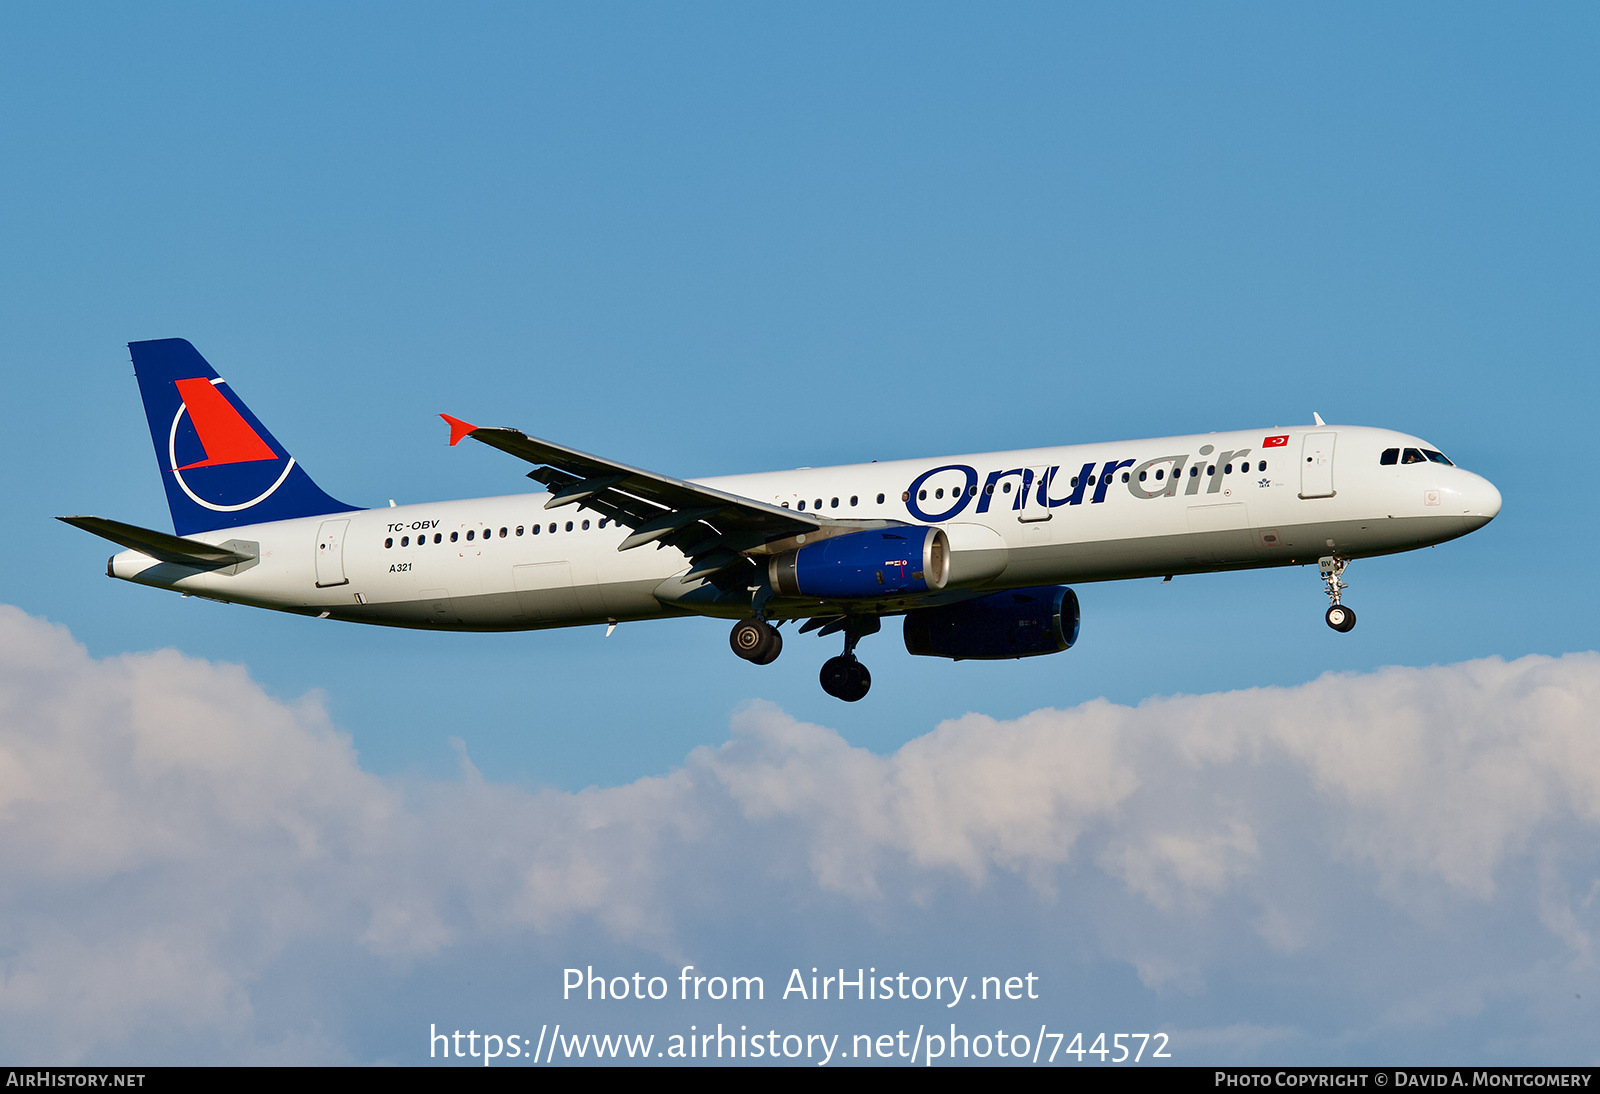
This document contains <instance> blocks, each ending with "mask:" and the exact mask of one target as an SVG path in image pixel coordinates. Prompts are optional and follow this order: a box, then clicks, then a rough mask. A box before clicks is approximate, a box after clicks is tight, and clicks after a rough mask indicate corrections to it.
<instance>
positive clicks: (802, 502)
mask: <svg viewBox="0 0 1600 1094" xmlns="http://www.w3.org/2000/svg"><path fill="white" fill-rule="evenodd" d="M923 494H924V495H926V494H927V491H926V490H924V491H923ZM796 508H798V509H799V510H800V511H801V512H802V513H804V512H805V511H806V503H805V501H804V499H802V500H801V502H800V504H799V505H798V506H797V507H796Z"/></svg>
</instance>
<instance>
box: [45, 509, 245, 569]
mask: <svg viewBox="0 0 1600 1094" xmlns="http://www.w3.org/2000/svg"><path fill="white" fill-rule="evenodd" d="M56 519H57V520H59V521H62V522H64V523H66V524H70V525H72V526H73V527H74V528H82V529H83V530H84V531H85V532H93V533H94V534H95V535H97V536H99V537H100V538H101V539H109V540H110V541H111V542H112V543H116V544H120V545H121V546H123V547H131V548H132V549H133V550H135V551H140V552H143V553H144V554H147V555H149V556H150V557H151V558H153V559H157V560H159V561H161V562H173V563H177V564H178V565H180V566H201V567H219V566H234V565H237V564H238V563H241V562H249V561H251V560H252V559H254V558H255V557H256V556H254V555H244V554H240V553H239V552H238V551H230V550H229V549H228V548H226V547H216V546H213V545H212V544H209V543H201V542H200V541H199V540H197V539H184V538H183V537H181V536H169V535H168V534H167V533H165V532H156V531H153V530H151V529H149V528H140V527H139V526H138V525H136V524H123V523H122V522H121V521H118V520H106V519H105V518H104V517H57V518H56Z"/></svg>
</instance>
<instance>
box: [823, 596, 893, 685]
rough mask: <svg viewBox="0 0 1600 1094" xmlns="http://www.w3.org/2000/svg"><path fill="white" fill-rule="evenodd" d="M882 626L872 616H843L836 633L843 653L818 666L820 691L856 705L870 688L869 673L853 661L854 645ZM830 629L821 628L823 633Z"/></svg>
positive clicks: (865, 667)
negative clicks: (840, 633) (841, 638)
mask: <svg viewBox="0 0 1600 1094" xmlns="http://www.w3.org/2000/svg"><path fill="white" fill-rule="evenodd" d="M882 626H883V624H882V623H880V622H878V617H877V616H875V615H863V616H846V617H845V619H844V621H843V625H842V626H840V627H839V628H838V629H839V630H842V631H844V652H843V653H842V654H840V655H839V656H838V657H830V658H828V659H827V660H826V661H824V662H823V663H822V672H821V673H820V674H819V679H820V680H821V683H822V690H823V691H825V692H827V693H828V694H829V695H831V696H833V697H834V698H835V699H843V700H844V701H845V702H847V703H856V702H860V701H861V700H862V699H864V698H866V695H867V691H868V690H869V689H870V688H871V687H872V673H870V672H868V671H867V666H865V665H863V664H862V663H861V662H860V661H857V660H856V643H857V642H859V641H861V640H862V639H863V638H865V637H866V636H867V635H869V634H876V633H878V630H879V629H880V628H881V627H882ZM829 629H830V628H824V629H823V633H827V631H828V630H829Z"/></svg>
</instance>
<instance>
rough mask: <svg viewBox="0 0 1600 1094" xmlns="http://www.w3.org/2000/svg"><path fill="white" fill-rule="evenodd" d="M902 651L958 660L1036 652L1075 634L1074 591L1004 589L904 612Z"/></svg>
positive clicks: (1058, 646)
mask: <svg viewBox="0 0 1600 1094" xmlns="http://www.w3.org/2000/svg"><path fill="white" fill-rule="evenodd" d="M905 638H906V652H907V653H914V654H918V655H920V656H923V657H949V658H951V659H953V660H956V661H1000V660H1007V659H1011V658H1017V657H1038V656H1040V655H1042V654H1046V653H1060V652H1061V651H1062V650H1065V649H1070V648H1071V646H1072V644H1073V643H1074V642H1076V641H1077V640H1078V594H1077V593H1074V592H1073V591H1072V590H1071V589H1069V588H1067V587H1066V586H1064V585H1043V586H1039V587H1036V588H1031V589H1008V590H1006V591H1005V592H1003V593H992V594H991V595H989V596H985V597H981V598H979V599H977V600H967V601H963V602H962V603H960V604H947V605H945V606H943V607H939V608H919V609H917V610H916V611H912V612H907V613H906V625H905Z"/></svg>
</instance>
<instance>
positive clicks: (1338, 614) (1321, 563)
mask: <svg viewBox="0 0 1600 1094" xmlns="http://www.w3.org/2000/svg"><path fill="white" fill-rule="evenodd" d="M1348 565H1350V560H1349V559H1347V558H1339V557H1338V556H1336V555H1324V556H1323V557H1321V558H1319V559H1317V569H1318V571H1320V572H1321V574H1322V584H1323V586H1324V587H1325V588H1326V590H1327V593H1328V599H1329V600H1331V601H1333V604H1332V606H1330V607H1329V608H1328V614H1327V615H1325V616H1324V617H1323V618H1325V619H1326V620H1327V621H1328V626H1330V627H1332V628H1333V629H1334V630H1336V631H1338V632H1339V633H1340V634H1344V633H1346V632H1347V631H1350V630H1353V629H1354V628H1355V625H1356V613H1355V610H1354V609H1352V608H1347V607H1345V606H1344V605H1343V604H1341V603H1339V598H1340V596H1342V595H1343V594H1344V591H1345V590H1346V589H1348V588H1349V587H1350V586H1348V585H1346V584H1345V583H1344V581H1343V577H1344V568H1345V567H1346V566H1348Z"/></svg>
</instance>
